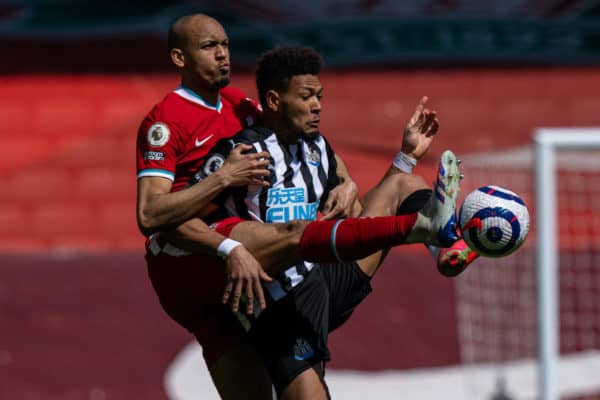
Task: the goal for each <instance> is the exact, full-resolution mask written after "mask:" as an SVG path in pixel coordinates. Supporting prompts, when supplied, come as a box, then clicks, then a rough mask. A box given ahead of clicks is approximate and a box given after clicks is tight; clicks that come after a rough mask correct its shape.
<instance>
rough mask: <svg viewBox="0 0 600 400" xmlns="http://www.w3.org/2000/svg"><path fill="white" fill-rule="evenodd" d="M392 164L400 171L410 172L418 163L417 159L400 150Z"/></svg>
mask: <svg viewBox="0 0 600 400" xmlns="http://www.w3.org/2000/svg"><path fill="white" fill-rule="evenodd" d="M392 165H393V166H394V167H396V168H398V169H399V170H400V171H402V172H404V173H407V174H410V173H412V171H413V169H414V168H415V167H416V165H417V159H416V158H414V157H412V156H410V155H408V154H406V153H404V152H403V151H399V152H398V154H396V157H394V161H392Z"/></svg>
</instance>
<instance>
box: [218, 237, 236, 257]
mask: <svg viewBox="0 0 600 400" xmlns="http://www.w3.org/2000/svg"><path fill="white" fill-rule="evenodd" d="M241 245H242V244H241V243H240V242H237V241H235V240H233V239H229V238H227V239H225V240H223V241H222V242H221V244H220V245H219V247H217V255H218V256H219V257H221V258H222V259H226V258H227V256H228V255H229V253H231V251H232V250H233V249H235V248H236V247H238V246H241Z"/></svg>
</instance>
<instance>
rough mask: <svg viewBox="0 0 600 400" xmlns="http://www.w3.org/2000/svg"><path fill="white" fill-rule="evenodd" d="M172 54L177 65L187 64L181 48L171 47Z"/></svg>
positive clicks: (172, 59)
mask: <svg viewBox="0 0 600 400" xmlns="http://www.w3.org/2000/svg"><path fill="white" fill-rule="evenodd" d="M170 54H171V61H172V62H173V64H175V66H177V67H178V68H183V67H184V66H185V57H184V56H183V51H181V49H178V48H173V49H171V51H170Z"/></svg>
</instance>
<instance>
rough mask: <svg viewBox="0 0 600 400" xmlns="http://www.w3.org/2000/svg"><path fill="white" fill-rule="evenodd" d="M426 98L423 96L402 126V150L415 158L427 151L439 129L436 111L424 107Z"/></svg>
mask: <svg viewBox="0 0 600 400" xmlns="http://www.w3.org/2000/svg"><path fill="white" fill-rule="evenodd" d="M427 100H428V99H427V96H423V98H422V99H421V101H419V104H418V105H417V108H416V109H415V112H414V113H413V115H412V117H411V118H410V120H409V121H408V124H406V127H405V128H404V137H403V140H402V152H403V153H404V154H406V155H408V156H410V157H413V158H414V159H417V160H419V159H420V158H421V157H423V156H424V155H425V153H427V150H428V149H429V145H431V141H432V140H433V138H434V137H435V134H436V133H437V131H438V129H439V121H438V119H437V113H436V112H435V111H431V110H429V109H427V108H425V104H426V103H427Z"/></svg>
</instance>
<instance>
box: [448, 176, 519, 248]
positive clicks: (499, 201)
mask: <svg viewBox="0 0 600 400" xmlns="http://www.w3.org/2000/svg"><path fill="white" fill-rule="evenodd" d="M459 223H460V228H461V230H462V234H463V237H464V239H465V242H467V244H468V245H469V247H470V248H471V249H473V250H475V251H477V252H478V253H479V254H481V255H482V256H487V257H504V256H506V255H508V254H510V253H512V252H513V251H515V250H517V249H518V248H519V246H521V245H522V244H523V242H524V241H525V238H526V237H527V233H528V232H529V212H528V211H527V206H525V203H524V202H523V200H521V198H520V197H519V196H518V195H517V194H516V193H514V192H511V191H510V190H507V189H504V188H501V187H498V186H484V187H480V188H479V189H477V190H474V191H472V192H471V193H469V195H468V196H467V197H466V198H465V200H464V202H463V204H462V207H461V208H460V216H459Z"/></svg>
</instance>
